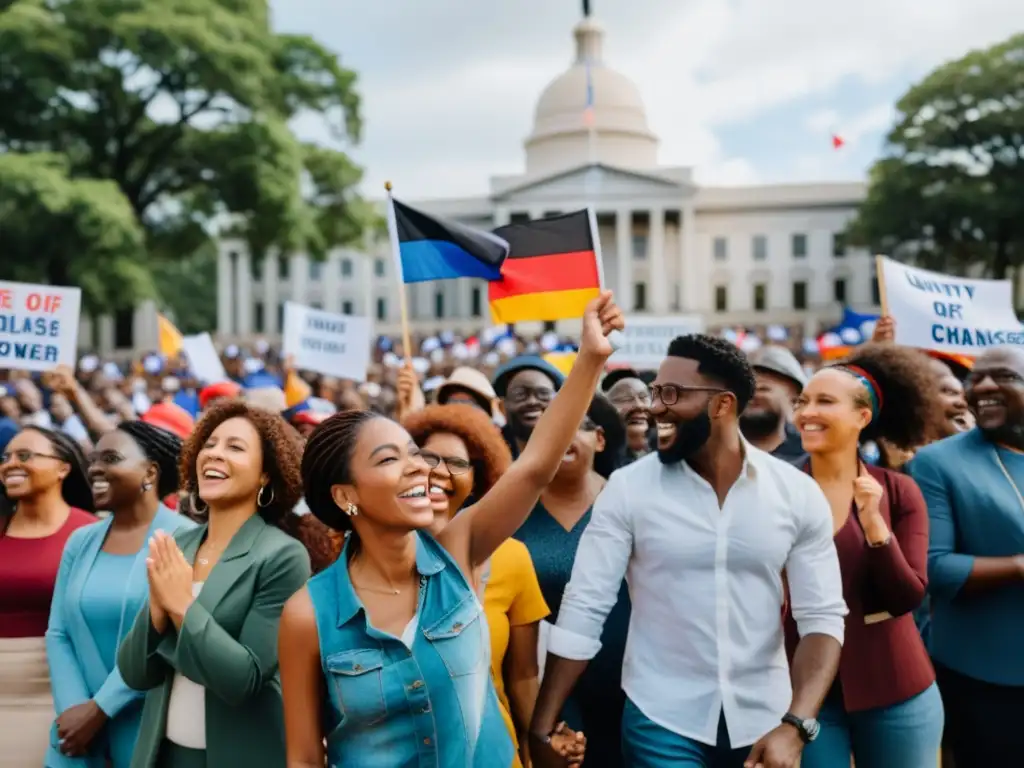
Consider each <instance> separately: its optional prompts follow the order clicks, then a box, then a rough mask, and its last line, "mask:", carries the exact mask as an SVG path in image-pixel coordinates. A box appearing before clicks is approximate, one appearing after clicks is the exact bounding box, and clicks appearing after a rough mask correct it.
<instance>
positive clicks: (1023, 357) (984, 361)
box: [973, 345, 1024, 375]
mask: <svg viewBox="0 0 1024 768" xmlns="http://www.w3.org/2000/svg"><path fill="white" fill-rule="evenodd" d="M979 368H981V369H982V370H985V369H990V368H1008V369H1010V370H1012V371H1015V372H1016V373H1019V374H1021V375H1024V347H1021V346H1016V345H1014V346H1012V347H1011V346H1007V347H995V348H994V349H989V350H986V351H985V352H982V353H981V354H980V355H978V358H977V359H976V360H975V361H974V368H973V370H978V369H979Z"/></svg>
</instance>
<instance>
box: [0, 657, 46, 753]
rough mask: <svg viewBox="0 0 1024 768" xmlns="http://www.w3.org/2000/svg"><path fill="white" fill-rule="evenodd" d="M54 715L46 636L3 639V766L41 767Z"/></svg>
mask: <svg viewBox="0 0 1024 768" xmlns="http://www.w3.org/2000/svg"><path fill="white" fill-rule="evenodd" d="M54 717H55V715H54V711H53V697H52V696H51V694H50V669H49V667H48V666H47V664H46V647H45V645H44V644H43V638H41V637H18V638H0V768H40V767H41V766H42V765H43V760H44V759H45V757H46V750H47V747H48V746H49V744H50V725H51V724H52V723H53V720H54Z"/></svg>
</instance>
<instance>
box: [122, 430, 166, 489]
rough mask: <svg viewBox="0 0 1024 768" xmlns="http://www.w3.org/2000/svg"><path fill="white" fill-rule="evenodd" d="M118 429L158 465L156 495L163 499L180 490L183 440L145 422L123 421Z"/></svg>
mask: <svg viewBox="0 0 1024 768" xmlns="http://www.w3.org/2000/svg"><path fill="white" fill-rule="evenodd" d="M117 429H118V430H120V431H121V432H124V433H125V434H126V435H128V437H130V438H131V439H132V440H134V441H135V442H136V444H137V445H138V446H139V449H140V450H141V451H142V453H143V455H145V457H146V458H147V459H148V460H149V461H151V462H153V463H154V464H156V468H157V473H158V474H157V481H156V494H157V496H158V497H159V498H161V499H163V498H165V497H167V496H170V495H171V494H172V493H175V492H177V490H178V461H179V459H180V458H181V446H182V442H181V438H180V437H178V436H177V435H175V434H172V433H171V432H168V431H167V430H165V429H160V427H154V426H153V425H152V424H147V423H146V422H144V421H122V422H121V423H120V424H118V425H117Z"/></svg>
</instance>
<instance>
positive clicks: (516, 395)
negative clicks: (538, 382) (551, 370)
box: [505, 387, 555, 404]
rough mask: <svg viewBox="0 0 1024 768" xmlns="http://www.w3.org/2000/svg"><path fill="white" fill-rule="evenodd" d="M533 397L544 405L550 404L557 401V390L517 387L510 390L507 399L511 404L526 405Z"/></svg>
mask: <svg viewBox="0 0 1024 768" xmlns="http://www.w3.org/2000/svg"><path fill="white" fill-rule="evenodd" d="M531 397H534V398H536V399H537V400H538V401H540V402H542V403H550V402H551V401H552V400H554V399H555V390H553V389H551V388H550V387H515V388H514V389H510V390H509V391H508V394H507V395H506V396H505V399H506V400H508V401H509V402H510V403H516V404H519V403H525V402H526V401H527V400H529V399H530V398H531Z"/></svg>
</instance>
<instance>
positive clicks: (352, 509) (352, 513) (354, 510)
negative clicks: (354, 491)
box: [345, 501, 359, 517]
mask: <svg viewBox="0 0 1024 768" xmlns="http://www.w3.org/2000/svg"><path fill="white" fill-rule="evenodd" d="M345 514H346V515H348V516H349V517H356V516H357V515H358V514H359V507H357V506H356V505H355V504H353V503H352V502H351V501H350V502H349V503H348V504H346V505H345Z"/></svg>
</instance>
